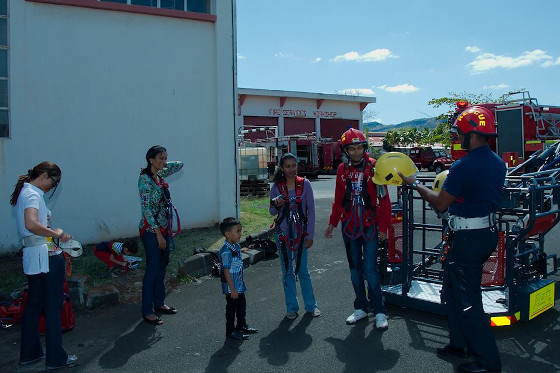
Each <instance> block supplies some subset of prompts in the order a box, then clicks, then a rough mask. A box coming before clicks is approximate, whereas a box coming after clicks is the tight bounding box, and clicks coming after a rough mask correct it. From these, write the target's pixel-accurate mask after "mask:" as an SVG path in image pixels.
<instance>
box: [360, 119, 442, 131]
mask: <svg viewBox="0 0 560 373" xmlns="http://www.w3.org/2000/svg"><path fill="white" fill-rule="evenodd" d="M440 122H441V120H437V119H436V118H419V119H413V120H409V121H406V122H402V123H398V124H383V123H380V122H376V121H374V122H368V123H364V124H363V127H364V130H365V129H366V128H368V129H369V132H387V131H390V130H394V129H400V128H408V127H417V128H428V129H434V128H436V127H437V125H438V124H439V123H440Z"/></svg>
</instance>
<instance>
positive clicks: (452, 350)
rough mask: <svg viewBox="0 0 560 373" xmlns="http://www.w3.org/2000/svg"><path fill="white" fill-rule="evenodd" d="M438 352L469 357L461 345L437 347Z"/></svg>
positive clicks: (442, 354)
mask: <svg viewBox="0 0 560 373" xmlns="http://www.w3.org/2000/svg"><path fill="white" fill-rule="evenodd" d="M436 352H437V354H438V355H439V356H456V357H460V358H462V359H466V358H468V357H469V354H468V352H467V351H466V350H465V349H464V348H461V347H453V346H451V345H445V346H443V347H438V348H436Z"/></svg>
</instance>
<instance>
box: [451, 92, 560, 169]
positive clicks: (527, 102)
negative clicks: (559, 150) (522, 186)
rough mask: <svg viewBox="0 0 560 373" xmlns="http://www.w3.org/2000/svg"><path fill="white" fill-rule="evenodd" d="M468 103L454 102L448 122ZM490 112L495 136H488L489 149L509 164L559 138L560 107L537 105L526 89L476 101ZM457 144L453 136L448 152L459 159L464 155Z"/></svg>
mask: <svg viewBox="0 0 560 373" xmlns="http://www.w3.org/2000/svg"><path fill="white" fill-rule="evenodd" d="M469 106H471V105H469V103H468V102H464V101H462V102H458V103H457V108H456V109H455V112H454V113H453V114H452V115H451V116H450V118H449V122H450V123H454V122H455V119H456V118H457V116H459V114H461V112H463V110H465V109H467V108H468V107H469ZM477 106H482V107H485V108H487V109H489V110H490V111H492V112H493V113H494V116H495V121H496V127H497V129H498V139H497V140H494V139H491V143H490V146H491V147H492V149H493V150H494V151H495V152H496V153H497V154H498V155H500V156H501V157H502V159H503V160H504V161H505V162H507V163H508V166H510V167H513V166H516V165H517V164H518V163H520V162H522V161H524V160H527V159H528V158H529V157H530V156H531V155H532V154H534V153H535V152H541V151H543V150H544V149H545V148H546V147H548V146H549V145H551V144H552V143H554V142H555V141H557V140H558V139H560V107H558V106H548V105H540V104H539V103H538V101H537V99H536V98H534V97H531V96H530V94H529V92H528V91H519V92H512V93H510V94H509V95H508V96H507V99H504V100H503V101H502V102H501V103H486V104H477ZM465 154H466V153H465V151H464V150H462V149H461V144H460V143H459V142H458V141H457V140H454V141H453V143H452V146H451V156H452V158H453V159H455V160H456V159H459V158H461V157H463V156H464V155H465Z"/></svg>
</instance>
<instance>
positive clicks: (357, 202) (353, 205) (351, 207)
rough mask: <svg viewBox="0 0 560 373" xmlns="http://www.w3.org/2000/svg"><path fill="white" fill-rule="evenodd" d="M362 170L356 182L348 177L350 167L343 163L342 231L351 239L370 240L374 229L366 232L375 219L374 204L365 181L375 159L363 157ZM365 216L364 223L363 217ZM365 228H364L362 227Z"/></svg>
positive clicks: (369, 174)
mask: <svg viewBox="0 0 560 373" xmlns="http://www.w3.org/2000/svg"><path fill="white" fill-rule="evenodd" d="M362 162H363V166H364V167H363V171H361V172H360V171H356V172H358V180H357V182H352V178H351V177H350V167H349V166H348V165H344V177H345V179H346V193H345V194H344V199H343V200H342V205H343V207H344V211H345V213H344V217H345V221H344V223H343V226H342V231H343V232H344V234H345V235H346V236H347V237H348V238H350V239H351V240H356V239H358V238H361V237H363V238H364V240H366V241H370V240H372V239H373V237H375V234H376V231H375V229H374V230H372V232H371V235H369V236H368V235H367V234H366V230H367V227H369V226H371V225H372V224H373V223H374V222H375V221H374V219H375V210H376V205H374V204H373V203H372V200H371V196H370V195H369V193H368V189H367V183H368V182H369V180H370V179H371V177H372V175H373V168H374V166H375V160H374V159H371V158H368V159H367V161H366V159H365V158H364V160H362ZM364 216H365V217H366V218H365V224H364V219H363V217H364ZM364 228H366V229H364Z"/></svg>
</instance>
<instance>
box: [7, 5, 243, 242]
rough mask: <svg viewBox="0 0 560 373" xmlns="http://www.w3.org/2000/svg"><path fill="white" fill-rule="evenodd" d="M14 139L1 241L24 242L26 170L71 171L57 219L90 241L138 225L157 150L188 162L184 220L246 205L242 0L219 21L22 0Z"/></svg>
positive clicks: (177, 197)
mask: <svg viewBox="0 0 560 373" xmlns="http://www.w3.org/2000/svg"><path fill="white" fill-rule="evenodd" d="M9 6H10V21H9V25H10V28H9V35H10V37H9V47H10V60H9V66H10V70H9V73H10V110H11V118H10V122H11V124H10V132H11V138H10V139H0V175H1V182H0V195H1V196H3V200H2V201H1V202H0V216H1V217H2V219H1V221H2V224H0V251H7V250H13V249H15V248H16V245H17V244H18V240H19V237H18V234H17V230H16V228H15V219H14V217H13V208H12V207H11V206H10V205H9V203H8V200H9V196H10V194H11V193H12V191H13V187H14V184H15V182H16V180H17V177H18V175H19V174H22V173H26V172H27V169H29V168H31V167H32V166H34V165H35V164H37V163H39V162H41V161H43V160H50V161H53V162H55V163H57V164H58V165H59V166H60V167H61V169H62V182H61V184H60V186H59V188H58V190H57V191H56V194H55V196H54V198H52V199H51V200H48V199H47V205H48V206H49V208H50V209H51V210H52V212H53V219H52V223H53V224H52V225H53V226H55V227H62V228H63V229H64V230H65V231H67V232H69V233H70V234H72V235H74V237H75V238H76V239H78V240H80V241H81V242H83V243H91V242H97V241H101V240H106V239H111V238H117V237H120V238H122V237H131V236H135V235H137V234H138V230H137V225H138V222H139V220H140V204H139V197H138V189H137V180H138V175H139V172H140V169H141V167H144V166H145V164H146V161H145V154H146V151H147V149H148V148H149V147H150V146H152V145H155V144H160V145H163V146H165V147H166V148H167V150H168V156H169V160H176V159H178V160H182V161H184V162H185V167H184V168H183V170H182V171H181V172H180V173H179V174H176V175H173V176H172V177H169V178H168V179H167V182H168V183H169V184H170V188H171V193H172V198H173V201H174V204H175V205H176V207H177V208H178V210H179V213H180V216H181V222H182V223H183V227H200V226H208V225H211V224H214V223H215V222H217V221H219V220H220V219H222V218H223V217H225V216H229V215H234V216H235V215H236V212H237V206H236V203H237V196H238V192H237V189H236V168H235V167H234V165H235V163H234V162H235V160H234V157H235V153H236V151H235V147H236V145H235V141H234V139H235V136H233V132H234V121H235V114H234V113H235V108H236V94H235V86H236V82H235V74H234V56H235V54H236V53H235V44H234V43H233V42H232V32H234V30H233V28H232V21H233V17H232V8H233V6H234V1H233V0H232V1H231V2H230V1H217V2H216V4H215V5H214V7H215V10H216V12H215V14H216V15H217V21H216V23H212V22H201V21H194V20H187V19H176V18H169V17H161V16H153V15H141V14H134V13H126V12H115V11H105V10H94V9H87V8H80V7H68V6H58V5H48V4H39V3H32V2H26V1H22V0H10V2H9Z"/></svg>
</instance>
